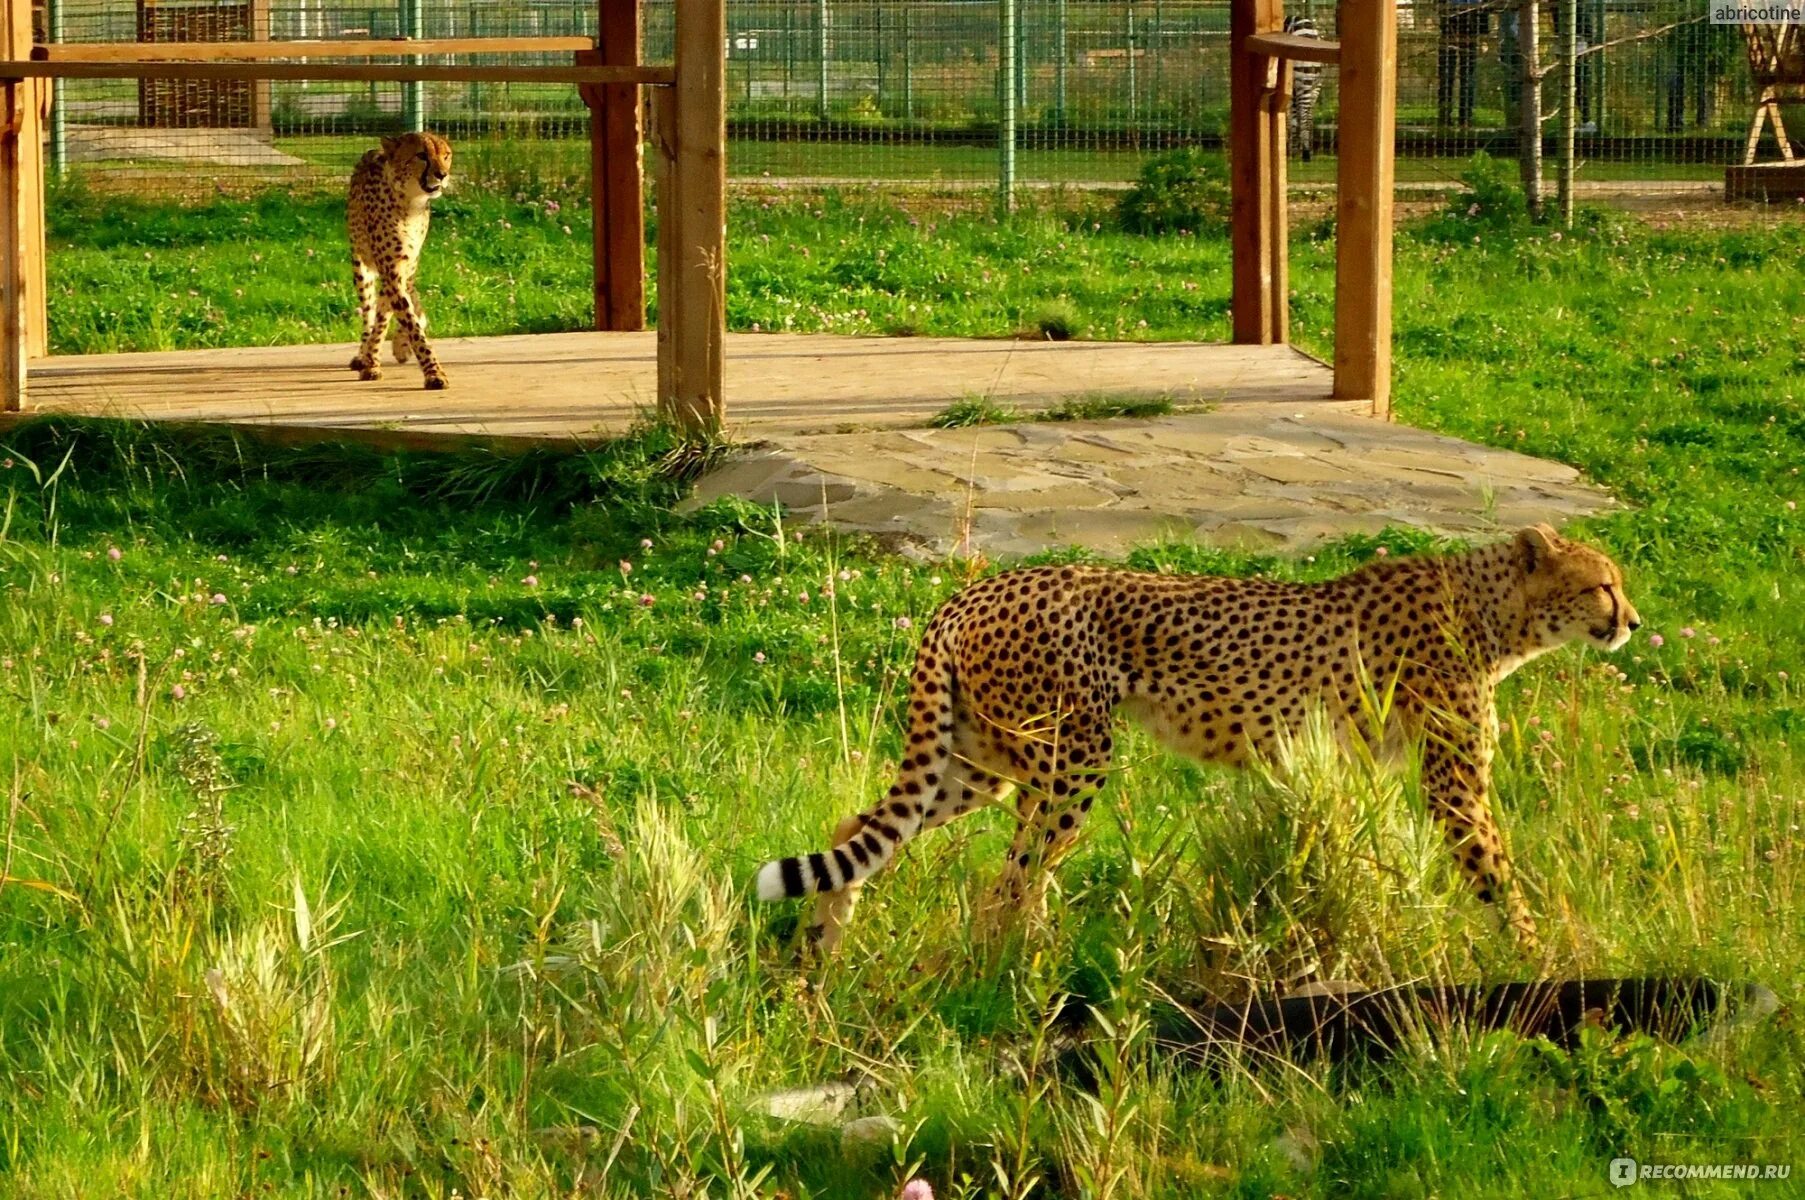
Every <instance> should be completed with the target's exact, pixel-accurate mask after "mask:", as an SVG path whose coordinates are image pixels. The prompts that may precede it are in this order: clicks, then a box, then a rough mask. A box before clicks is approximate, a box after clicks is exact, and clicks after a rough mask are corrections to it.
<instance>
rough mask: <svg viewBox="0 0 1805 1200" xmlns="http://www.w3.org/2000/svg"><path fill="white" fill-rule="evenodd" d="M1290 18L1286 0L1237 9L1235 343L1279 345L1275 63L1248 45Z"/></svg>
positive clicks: (1232, 86) (1233, 52)
mask: <svg viewBox="0 0 1805 1200" xmlns="http://www.w3.org/2000/svg"><path fill="white" fill-rule="evenodd" d="M1284 20H1285V14H1284V4H1283V0H1233V3H1232V4H1231V5H1230V7H1229V47H1230V50H1229V69H1228V90H1229V102H1228V130H1229V133H1228V138H1229V237H1230V242H1231V254H1232V261H1233V285H1232V299H1231V313H1230V316H1231V327H1232V336H1233V338H1234V340H1235V341H1237V342H1243V343H1252V344H1256V345H1263V344H1266V343H1269V342H1271V341H1272V331H1273V328H1274V319H1273V312H1272V287H1273V282H1272V269H1273V229H1272V212H1273V204H1274V202H1275V201H1274V197H1273V195H1272V191H1273V188H1274V183H1275V181H1274V180H1273V179H1272V146H1271V132H1272V130H1271V124H1270V123H1269V122H1268V121H1267V119H1266V114H1265V113H1264V112H1263V111H1262V104H1261V97H1262V95H1263V93H1264V92H1265V91H1266V86H1267V82H1266V68H1267V64H1268V63H1269V62H1271V61H1272V60H1271V59H1269V58H1268V57H1267V56H1265V55H1263V54H1260V53H1257V52H1255V51H1253V50H1251V49H1249V48H1248V46H1247V39H1248V38H1250V37H1252V36H1253V35H1255V34H1258V33H1273V32H1277V31H1278V29H1279V28H1280V27H1281V26H1283V24H1284Z"/></svg>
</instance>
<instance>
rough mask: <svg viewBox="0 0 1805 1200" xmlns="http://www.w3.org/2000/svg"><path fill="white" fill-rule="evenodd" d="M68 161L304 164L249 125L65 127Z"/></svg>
mask: <svg viewBox="0 0 1805 1200" xmlns="http://www.w3.org/2000/svg"><path fill="white" fill-rule="evenodd" d="M67 147H68V155H69V161H70V162H77V163H88V162H106V161H109V160H113V159H127V160H155V161H159V162H191V163H212V164H216V165H219V166H228V167H304V166H306V165H307V160H306V159H304V158H296V157H295V156H294V155H292V154H287V153H284V152H283V151H281V150H278V149H276V147H275V146H274V145H273V144H272V143H271V142H270V140H269V135H267V134H259V133H258V132H256V131H255V130H251V129H144V128H139V127H135V126H121V125H70V126H69V127H68V130H67Z"/></svg>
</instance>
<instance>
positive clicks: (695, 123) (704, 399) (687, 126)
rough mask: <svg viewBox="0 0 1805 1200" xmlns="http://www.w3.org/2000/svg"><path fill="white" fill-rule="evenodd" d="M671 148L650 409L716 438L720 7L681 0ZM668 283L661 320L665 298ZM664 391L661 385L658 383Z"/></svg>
mask: <svg viewBox="0 0 1805 1200" xmlns="http://www.w3.org/2000/svg"><path fill="white" fill-rule="evenodd" d="M676 72H677V85H676V88H675V89H674V96H673V100H674V103H673V111H672V117H673V119H674V125H675V130H674V135H675V147H674V157H673V159H672V162H671V186H670V189H669V191H670V195H669V196H668V199H669V201H670V203H669V205H668V206H661V207H660V210H659V214H658V223H659V229H660V232H661V234H662V233H663V232H666V231H665V228H664V227H665V223H666V222H667V221H669V222H670V224H671V228H670V229H669V230H668V232H669V235H670V241H669V242H668V243H667V242H665V241H664V240H663V238H662V237H661V238H660V242H659V248H660V249H661V250H664V249H665V248H666V247H667V246H668V249H669V253H670V255H671V259H670V266H669V267H668V268H667V267H666V266H665V265H664V262H663V260H662V259H661V261H660V264H659V287H660V289H661V290H660V294H659V307H658V324H659V326H660V335H661V337H662V336H663V335H664V332H665V327H666V326H667V324H668V327H669V338H670V360H671V361H670V375H669V377H668V379H661V382H660V389H659V397H658V400H659V409H660V411H661V412H662V413H663V414H664V415H665V417H666V418H667V419H669V420H672V421H674V422H675V423H676V424H677V426H678V427H679V428H681V429H683V430H684V431H685V432H687V433H692V434H712V433H715V432H718V431H719V430H720V428H721V425H722V422H723V421H724V420H725V419H726V402H725V395H724V390H723V389H724V383H725V374H726V371H725V366H726V352H725V348H726V341H727V156H726V142H727V4H726V0H686V7H684V8H682V9H680V15H679V16H678V19H677V36H676ZM666 287H669V288H670V289H671V291H672V294H671V295H670V301H671V303H670V307H669V315H668V320H667V316H666V308H665V293H664V291H663V290H662V289H664V288H666ZM666 385H668V388H667V386H666Z"/></svg>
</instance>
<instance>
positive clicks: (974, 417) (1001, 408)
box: [928, 396, 1198, 429]
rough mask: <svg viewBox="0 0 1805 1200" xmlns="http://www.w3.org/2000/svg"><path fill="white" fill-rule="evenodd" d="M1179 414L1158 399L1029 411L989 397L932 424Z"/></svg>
mask: <svg viewBox="0 0 1805 1200" xmlns="http://www.w3.org/2000/svg"><path fill="white" fill-rule="evenodd" d="M1176 411H1177V408H1176V406H1174V405H1173V403H1172V401H1170V400H1168V399H1164V398H1162V397H1157V396H1155V397H1146V398H1136V397H1122V396H1080V397H1073V398H1070V399H1067V400H1061V401H1060V402H1059V403H1058V404H1056V405H1054V406H1053V407H1052V408H1046V409H1028V410H1024V409H1020V408H1016V407H1015V406H1014V405H1011V404H1002V403H999V402H997V401H995V400H992V399H990V398H989V397H988V396H968V397H966V398H965V399H963V400H957V401H954V402H953V403H952V404H949V405H947V406H946V407H945V408H943V409H941V410H940V411H939V412H937V413H935V414H934V416H933V417H932V418H931V419H930V420H929V422H928V424H930V425H932V426H934V428H936V429H965V428H968V427H970V426H973V425H1012V424H1015V423H1017V422H1020V421H1109V420H1116V419H1127V420H1142V419H1145V418H1147V417H1163V416H1165V415H1167V414H1168V413H1172V412H1176ZM1187 411H1193V412H1195V411H1198V410H1197V409H1187Z"/></svg>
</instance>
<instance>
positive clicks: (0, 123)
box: [0, 0, 32, 412]
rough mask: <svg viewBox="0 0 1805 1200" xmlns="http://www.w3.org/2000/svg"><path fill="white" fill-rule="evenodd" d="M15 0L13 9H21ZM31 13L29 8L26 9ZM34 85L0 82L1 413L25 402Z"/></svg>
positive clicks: (17, 407)
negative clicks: (28, 157)
mask: <svg viewBox="0 0 1805 1200" xmlns="http://www.w3.org/2000/svg"><path fill="white" fill-rule="evenodd" d="M22 6H23V5H22V0H11V2H10V3H9V7H11V8H18V7H22ZM26 13H27V16H29V14H30V9H29V8H27V9H26ZM29 91H30V87H29V85H27V84H25V83H22V82H20V81H18V80H11V79H9V80H7V81H6V82H5V83H3V84H0V411H4V412H18V411H19V410H20V409H21V408H23V407H24V405H25V364H26V358H27V355H28V353H29V351H28V348H27V345H26V334H25V330H26V310H27V307H28V306H29V305H30V304H31V302H32V300H31V293H30V291H29V289H28V288H27V286H26V277H27V274H28V256H27V253H26V243H25V182H26V181H25V169H24V163H23V162H22V161H21V158H22V155H21V153H20V151H21V149H22V147H23V145H24V139H23V138H21V137H20V136H19V131H20V128H21V125H22V124H23V122H22V119H21V114H22V112H23V110H24V109H25V107H26V106H27V104H28V103H29V98H28V96H27V93H28V92H29Z"/></svg>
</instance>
